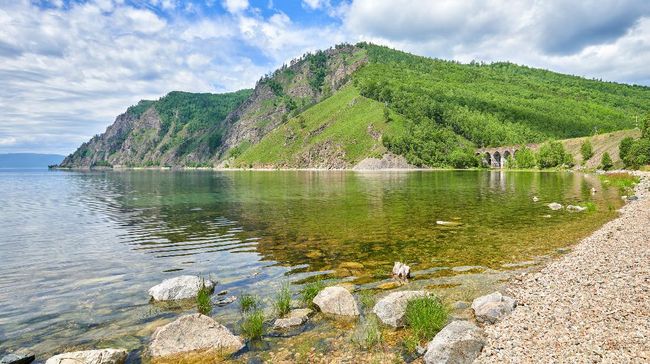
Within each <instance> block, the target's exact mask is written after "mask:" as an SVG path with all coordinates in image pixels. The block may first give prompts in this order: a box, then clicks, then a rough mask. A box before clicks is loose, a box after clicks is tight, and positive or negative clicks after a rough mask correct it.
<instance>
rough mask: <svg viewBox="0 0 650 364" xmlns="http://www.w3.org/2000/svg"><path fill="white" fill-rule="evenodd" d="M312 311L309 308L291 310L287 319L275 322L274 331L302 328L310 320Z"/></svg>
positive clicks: (283, 318)
mask: <svg viewBox="0 0 650 364" xmlns="http://www.w3.org/2000/svg"><path fill="white" fill-rule="evenodd" d="M312 312H313V311H312V310H310V309H308V308H297V309H294V310H291V311H290V312H289V313H288V314H287V315H286V316H285V317H282V318H279V319H277V320H275V322H274V323H273V328H274V329H276V330H277V329H280V330H281V329H288V328H290V327H294V326H300V325H302V324H303V323H304V322H305V321H307V320H308V319H309V315H311V314H312Z"/></svg>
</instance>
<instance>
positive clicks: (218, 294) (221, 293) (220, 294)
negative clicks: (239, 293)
mask: <svg viewBox="0 0 650 364" xmlns="http://www.w3.org/2000/svg"><path fill="white" fill-rule="evenodd" d="M227 294H228V290H227V289H224V290H223V291H219V293H217V296H225V295H227Z"/></svg>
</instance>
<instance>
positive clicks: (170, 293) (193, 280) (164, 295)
mask: <svg viewBox="0 0 650 364" xmlns="http://www.w3.org/2000/svg"><path fill="white" fill-rule="evenodd" d="M202 282H205V287H206V288H208V289H209V290H211V291H212V290H213V289H214V283H213V282H212V281H211V280H209V279H206V280H205V281H203V280H202V279H201V278H199V277H197V276H179V277H175V278H170V279H165V280H164V281H162V283H160V284H158V285H155V286H153V287H151V288H150V289H149V295H150V296H151V297H153V299H154V300H156V301H169V300H184V299H188V298H194V297H196V295H197V293H198V292H199V289H200V288H201V284H202Z"/></svg>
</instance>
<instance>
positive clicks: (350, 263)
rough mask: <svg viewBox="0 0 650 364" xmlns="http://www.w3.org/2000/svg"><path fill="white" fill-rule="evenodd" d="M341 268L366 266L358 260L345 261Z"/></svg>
mask: <svg viewBox="0 0 650 364" xmlns="http://www.w3.org/2000/svg"><path fill="white" fill-rule="evenodd" d="M339 268H344V269H356V270H359V269H363V268H364V266H363V264H361V263H357V262H343V263H341V264H340V265H339Z"/></svg>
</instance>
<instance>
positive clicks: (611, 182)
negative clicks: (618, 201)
mask: <svg viewBox="0 0 650 364" xmlns="http://www.w3.org/2000/svg"><path fill="white" fill-rule="evenodd" d="M599 177H600V181H601V182H602V184H603V186H612V187H617V188H618V190H619V191H620V192H621V194H622V195H629V194H632V193H634V186H635V185H636V184H637V183H639V177H636V176H633V175H631V174H629V173H624V172H623V173H608V174H601V175H599Z"/></svg>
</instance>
